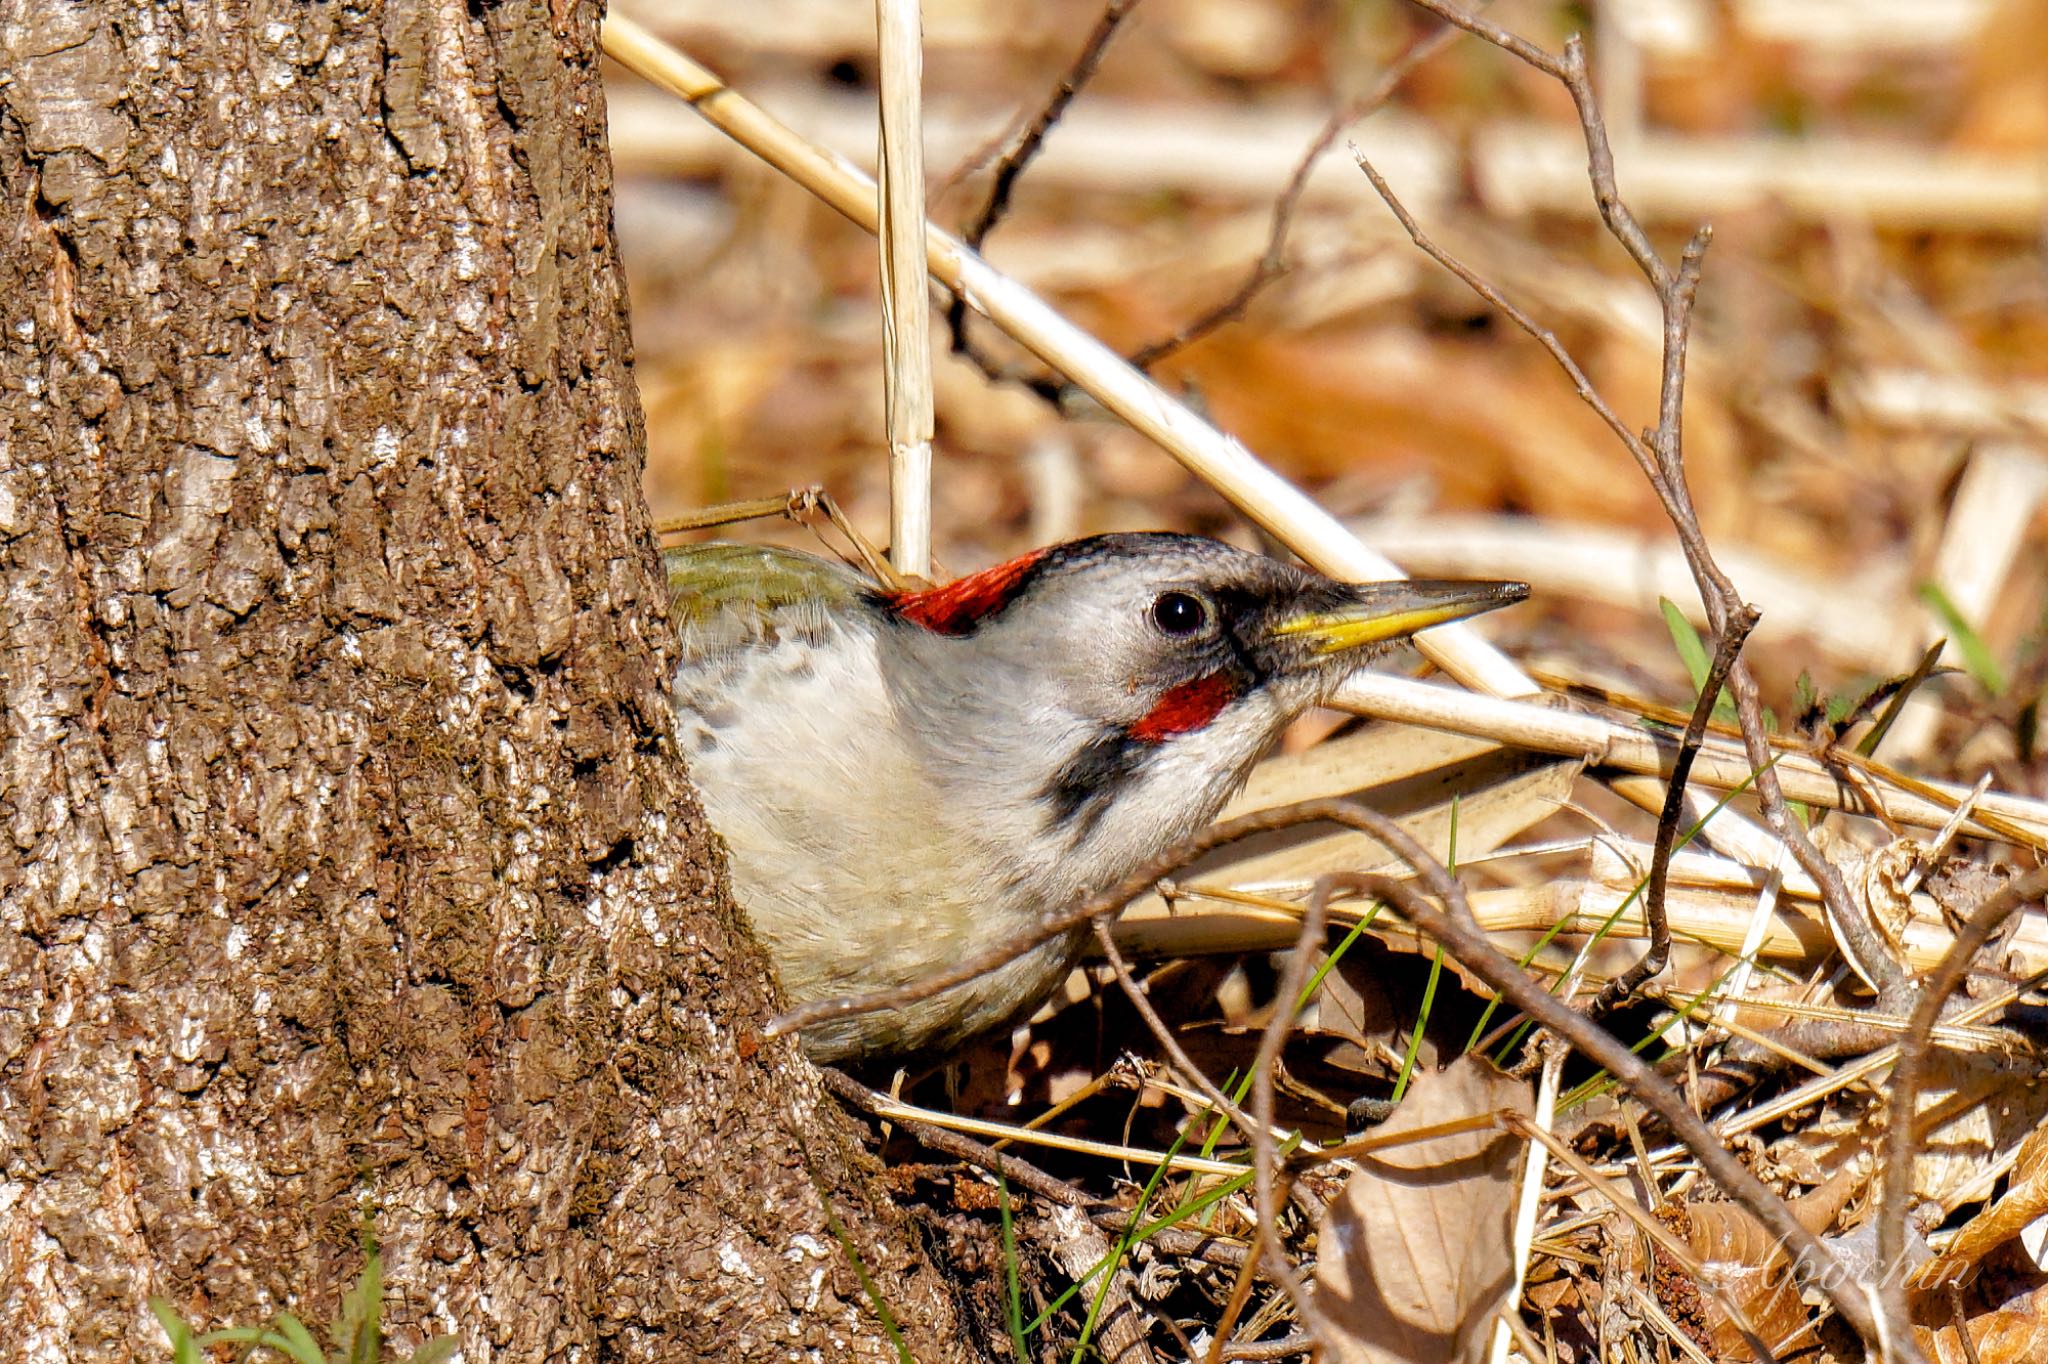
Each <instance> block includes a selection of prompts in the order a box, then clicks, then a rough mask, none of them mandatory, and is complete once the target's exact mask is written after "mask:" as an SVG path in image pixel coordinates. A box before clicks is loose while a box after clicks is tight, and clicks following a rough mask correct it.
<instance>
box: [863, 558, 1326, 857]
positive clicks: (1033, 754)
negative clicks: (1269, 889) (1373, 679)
mask: <svg viewBox="0 0 2048 1364" xmlns="http://www.w3.org/2000/svg"><path fill="white" fill-rule="evenodd" d="M948 593H950V594H951V595H947V594H948ZM1353 599H1354V591H1353V589H1351V588H1347V587H1345V586H1343V585H1340V584H1338V583H1334V582H1332V581H1330V580H1328V579H1326V578H1323V577H1320V576H1318V575H1316V574H1312V573H1308V572H1304V571H1303V570H1300V569H1297V568H1293V567H1290V566H1289V565H1286V564H1282V563H1279V562H1277V561H1275V560H1273V559H1269V558H1266V557H1264V556H1261V555H1256V554H1247V553H1245V552H1243V551H1241V550H1236V549H1232V548H1230V547H1229V546H1227V545H1223V544H1220V543H1218V542H1216V541H1213V540H1206V539H1201V538H1199V537H1195V536H1183V535H1167V534H1146V535H1113V536H1099V537H1095V538H1093V539H1089V540H1081V541H1075V542H1073V543H1071V544H1066V545H1060V546H1057V547H1055V548H1053V549H1051V550H1049V551H1047V552H1045V553H1044V554H1043V555H1042V556H1040V557H1038V558H1037V559H1036V560H1032V561H1029V562H1026V563H1022V564H1020V565H1011V566H1006V567H1005V568H1004V569H998V570H992V571H991V573H990V574H987V575H977V577H976V578H975V579H968V580H964V581H963V583H962V584H958V585H955V587H954V588H952V589H940V592H939V593H938V594H934V595H933V596H929V597H925V598H922V599H919V601H918V602H917V604H916V605H915V606H913V607H912V608H911V611H910V612H907V613H906V617H907V618H905V619H902V620H901V621H900V622H899V624H898V628H899V629H900V630H902V631H904V632H905V635H904V638H905V642H906V643H907V644H908V645H909V647H908V648H907V649H906V650H905V651H904V654H903V657H904V659H905V660H906V666H905V668H904V669H903V670H902V672H901V673H900V674H899V676H898V677H897V679H896V686H897V691H898V695H899V697H900V698H901V699H902V702H903V707H904V709H905V710H906V711H907V712H909V713H912V714H915V715H918V716H919V717H920V719H921V721H922V724H923V726H924V727H925V728H927V729H928V730H929V731H930V733H929V737H928V740H927V742H928V744H929V746H930V748H931V750H932V751H933V752H934V754H935V755H936V756H937V758H938V760H939V761H940V763H941V765H942V766H944V767H946V768H949V769H951V770H952V771H954V772H956V773H958V774H959V776H960V777H961V779H962V780H961V785H962V787H963V789H966V790H977V789H978V790H982V791H987V792H989V793H990V795H991V797H992V798H990V799H988V800H986V801H985V802H980V801H978V802H976V803H977V804H982V805H984V808H987V809H990V810H1002V811H1004V812H1005V813H1006V814H1008V813H1009V812H1015V813H1016V815H1020V816H1021V815H1023V814H1024V813H1025V812H1028V815H1029V819H1030V822H1031V824H1032V825H1033V826H1034V827H1033V828H1031V829H1030V830H1029V835H1030V836H1034V837H1035V838H1036V839H1038V840H1041V841H1042V842H1043V845H1044V846H1045V847H1046V848H1047V849H1048V850H1055V849H1063V850H1065V852H1066V853H1067V854H1070V855H1071V854H1075V853H1081V854H1085V860H1087V861H1089V862H1091V863H1095V864H1097V865H1098V868H1099V869H1100V870H1101V871H1102V872H1103V874H1107V872H1108V871H1109V870H1110V868H1111V866H1112V865H1113V864H1118V863H1124V862H1128V863H1132V864H1135V863H1136V862H1138V861H1142V860H1143V859H1144V858H1146V857H1149V856H1151V855H1152V854H1153V853H1154V852H1156V851H1157V850H1158V849H1159V848H1162V847H1164V846H1166V845H1167V844H1170V843H1171V842H1173V841H1175V840H1177V839H1178V838H1180V837H1182V836H1184V835H1185V834H1186V833H1188V832H1191V831H1192V830H1193V829H1194V828H1195V827H1198V826H1199V825H1200V824H1201V823H1202V822H1203V821H1205V820H1207V819H1208V818H1210V817H1211V816H1213V815H1214V813H1215V811H1216V810H1217V809H1218V808H1220V807H1221V805H1222V803H1223V802H1224V801H1225V800H1227V799H1228V798H1229V796H1230V794H1231V793H1232V791H1234V790H1235V789H1236V788H1237V786H1238V785H1239V784H1240V783H1241V782H1242V780H1243V778H1244V776H1245V774H1246V773H1247V772H1248V771H1249V769H1250V767H1251V765H1252V763H1253V762H1254V761H1256V759H1257V758H1258V757H1259V755H1260V754H1261V753H1263V752H1264V751H1265V749H1266V748H1267V747H1268V746H1269V745H1270V744H1271V742H1272V741H1273V739H1274V737H1275V736H1276V735H1277V733H1278V732H1279V730H1280V728H1281V727H1282V726H1284V725H1285V724H1286V723H1287V721H1288V720H1290V719H1292V718H1293V717H1294V716H1295V715H1297V714H1299V713H1300V712H1301V711H1302V710H1303V709H1305V708H1306V707H1308V706H1310V705H1312V704H1314V703H1315V702H1316V701H1317V700H1319V699H1321V697H1322V696H1323V695H1324V694H1326V692H1327V691H1328V690H1329V688H1330V687H1331V686H1333V685H1334V684H1335V682H1336V680H1337V679H1338V678H1339V677H1341V676H1342V675H1343V674H1344V673H1345V672H1347V671H1348V670H1349V669H1350V668H1351V667H1352V666H1355V664H1356V663H1357V661H1358V654H1357V653H1355V652H1353V653H1349V654H1346V655H1341V656H1338V655H1327V654H1318V653H1316V652H1314V650H1313V647H1312V646H1311V645H1310V644H1308V643H1306V642H1305V641H1302V640H1300V639H1299V638H1298V637H1290V636H1286V635H1278V634H1275V632H1274V627H1275V626H1276V625H1277V624H1278V623H1279V622H1281V621H1283V620H1287V619H1290V618H1294V617H1298V616H1301V615H1303V614H1305V613H1314V612H1320V611H1327V610H1333V609H1337V608H1340V607H1342V606H1345V605H1348V604H1350V603H1351V602H1352V600H1353ZM970 761H972V764H973V768H974V769H975V770H972V771H971V772H970V768H969V763H970ZM997 791H1000V792H1001V794H1000V795H996V794H995V793H996V792H997ZM1133 797H1134V798H1133ZM1009 832H1010V834H1011V835H1012V836H1019V835H1026V833H1027V831H1026V830H1024V829H1022V828H1019V829H1013V830H1011V831H1009ZM1019 841H1025V840H1023V839H1020V840H1019ZM1119 874H1120V873H1119Z"/></svg>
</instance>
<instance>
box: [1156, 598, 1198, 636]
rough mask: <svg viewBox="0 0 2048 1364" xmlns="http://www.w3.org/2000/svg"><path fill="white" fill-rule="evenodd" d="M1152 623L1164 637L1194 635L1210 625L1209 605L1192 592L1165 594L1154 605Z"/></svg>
mask: <svg viewBox="0 0 2048 1364" xmlns="http://www.w3.org/2000/svg"><path fill="white" fill-rule="evenodd" d="M1152 623H1153V624H1154V625H1156V626H1158V627H1159V633H1160V634H1162V635H1172V636H1174V637H1176V638H1181V637H1185V636H1187V635H1192V634H1194V633H1196V632H1197V631H1199V630H1201V629H1202V628H1203V627H1205V626H1206V625H1208V623H1209V603H1207V602H1205V601H1203V600H1202V599H1201V598H1200V597H1197V596H1196V595H1194V594H1193V593H1192V592H1165V593H1162V594H1160V597H1159V600H1157V601H1155V602H1153V603H1152Z"/></svg>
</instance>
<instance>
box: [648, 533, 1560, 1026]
mask: <svg viewBox="0 0 2048 1364" xmlns="http://www.w3.org/2000/svg"><path fill="white" fill-rule="evenodd" d="M664 559H665V563H666V567H667V569H668V579H669V592H670V619H671V622H672V624H673V626H674V628H675V631H676V635H677V638H678V641H679V642H680V645H681V662H680V664H679V665H678V667H677V668H676V672H675V686H674V695H675V707H676V715H677V734H678V738H679V741H680V743H681V744H682V747H683V751H684V753H685V756H686V758H687V761H688V763H689V766H690V772H691V776H692V777H693V778H694V780H695V782H696V784H697V787H698V789H699V791H700V792H701V793H702V796H703V800H704V809H705V813H706V814H707V815H708V816H709V818H710V821H711V824H712V826H713V827H714V828H715V829H717V830H718V832H719V833H720V834H721V835H723V837H724V839H725V844H726V847H727V849H728V851H729V854H730V856H729V866H730V872H731V879H732V888H733V894H734V896H735V898H736V899H737V900H738V902H739V904H740V906H741V907H742V908H743V909H744V910H745V911H746V913H747V915H748V917H749V919H750V920H751V921H752V924H753V927H754V931H755V934H756V936H757V937H758V938H760V939H761V941H762V942H763V944H764V945H765V946H766V948H767V949H768V953H769V956H770V958H771V959H772V960H773V962H774V964H775V968H776V971H777V974H778V975H779V976H780V978H781V983H782V988H783V991H784V993H785V994H786V995H787V996H788V998H789V999H790V1000H791V1001H792V1002H795V1003H803V1002H806V1001H809V1000H814V999H821V998H827V997H831V996H835V995H844V994H860V993H865V992H868V991H871V990H878V989H884V988H888V987H892V986H898V985H904V984H907V983H910V982H912V981H915V980H917V979H919V978H920V977H922V976H927V975H930V974H931V973H933V972H935V971H937V970H940V969H942V968H944V967H947V966H950V965H953V964H955V963H957V962H959V961H961V960H962V959H964V958H966V957H968V956H971V955H973V954H975V953H977V952H980V951H983V950H985V949H987V948H989V947H990V946H992V945H994V944H997V943H1000V942H1003V941H1006V940H1009V939H1011V938H1013V937H1014V936H1015V935H1017V934H1019V933H1020V932H1022V931H1023V930H1024V929H1026V928H1028V927H1029V926H1030V925H1032V924H1033V923H1035V922H1037V921H1038V920H1039V919H1040V918H1042V917H1043V916H1044V915H1046V914H1048V913H1050V912H1053V911H1056V910H1059V909H1062V908H1065V907H1067V906H1070V905H1073V904H1076V903H1078V902H1080V901H1081V900H1082V899H1083V898H1084V897H1086V896H1088V895H1090V894H1092V893H1095V892H1099V891H1101V890H1104V889H1106V888H1108V887H1110V886H1112V885H1115V884H1116V883H1117V882H1119V881H1121V880H1123V879H1124V878H1126V877H1127V876H1129V875H1130V874H1132V873H1133V872H1134V871H1135V870H1136V869H1137V868H1139V867H1141V866H1143V865H1144V864H1145V863H1146V862H1148V861H1150V860H1152V859H1153V858H1155V857H1157V856H1158V855H1159V854H1160V853H1162V852H1164V851H1165V850H1166V849H1167V848H1169V847H1171V846H1172V845H1173V844H1175V843H1177V842H1179V841H1180V840H1181V839H1183V838H1185V837H1186V836H1187V835H1189V834H1191V833H1193V832H1194V831H1195V830H1196V829H1198V828H1200V827H1201V826H1202V825H1204V824H1206V823H1207V822H1208V821H1209V820H1210V819H1212V818H1213V817H1214V816H1215V815H1216V812H1217V811H1218V810H1220V809H1221V808H1222V807H1223V805H1224V803H1225V802H1226V801H1227V800H1228V799H1229V798H1230V797H1231V796H1232V795H1233V794H1235V793H1236V791H1237V790H1238V788H1239V787H1240V786H1242V785H1243V783H1244V780H1245V778H1246V776H1248V775H1249V773H1250V771H1251V768H1252V764H1253V763H1255V762H1256V761H1257V760H1258V759H1259V757H1260V756H1261V755H1262V754H1263V753H1264V752H1265V751H1266V750H1267V749H1268V748H1269V747H1271V745H1272V744H1273V742H1274V740H1275V739H1276V738H1277V737H1278V736H1279V733H1280V731H1281V729H1282V728H1283V727H1284V726H1286V724H1287V723H1288V722H1289V721H1290V720H1292V719H1294V718H1295V717H1296V716H1298V715H1300V714H1301V713H1302V712H1303V711H1304V710H1306V709H1308V708H1309V707H1311V706H1313V705H1315V704H1317V703H1318V702H1320V701H1322V700H1324V699H1325V698H1327V697H1328V695H1329V694H1330V692H1331V690H1332V689H1333V688H1334V687H1335V686H1336V685H1337V683H1338V682H1339V681H1340V680H1341V679H1342V678H1343V677H1344V676H1345V675H1346V674H1347V673H1348V672H1350V671H1351V670H1352V669H1353V668H1355V667H1356V666H1357V665H1358V664H1359V662H1360V661H1361V660H1362V659H1363V658H1365V657H1367V656H1369V655H1371V654H1373V653H1375V652H1378V651H1380V650H1381V649H1383V648H1384V647H1386V646H1388V645H1390V644H1391V643H1392V642H1393V641H1395V640H1399V639H1403V638H1405V637H1407V636H1408V635H1411V634H1413V633H1414V632H1415V631H1417V630H1421V629H1425V628H1427V627H1429V626H1432V625H1438V624H1442V623H1443V622H1445V621H1451V620H1458V619H1461V618H1463V617H1466V616H1470V615H1474V614H1477V613H1478V612H1481V611H1488V610H1491V609H1493V608H1494V607H1497V606H1504V605H1507V604H1508V603H1510V602H1516V601H1520V600H1521V599H1522V598H1523V597H1525V596H1527V595H1528V588H1527V586H1526V585H1524V584H1522V583H1513V582H1455V581H1438V582H1431V581H1415V580H1406V581H1395V582H1377V583H1341V582H1336V581H1333V580H1331V579H1329V578H1325V577H1323V576H1321V575H1319V574H1316V573H1312V572H1308V571H1306V570H1303V569H1299V568H1294V567H1291V566H1289V565H1287V564H1283V563H1280V562H1278V561H1277V560H1274V559H1269V558H1266V557H1263V556H1261V555H1257V554H1249V553H1246V552H1244V551H1242V550H1238V549H1233V548H1231V547H1230V546H1228V545H1225V544H1222V543H1220V542H1218V541H1215V540H1208V539H1203V538H1201V537H1198V536H1191V535H1175V534H1166V533H1138V534H1119V535H1097V536H1092V537H1090V538H1087V539H1082V540H1074V541H1071V542H1068V543H1065V544H1060V545H1055V546H1052V547H1051V548H1047V549H1040V550H1036V551H1033V552H1031V553H1028V554H1025V555H1023V556H1022V557H1020V558H1016V559H1012V560H1010V561H1009V562H1008V563H1003V564H999V565H997V566H996V567H994V568H990V569H987V570H984V571H982V572H980V573H976V574H973V575H971V576H969V577H965V578H961V579H959V580H957V581H955V582H952V583H948V584H946V585H944V586H941V587H933V588H929V589H924V590H918V591H910V592H903V593H897V594H893V595H892V594H890V593H887V592H884V591H882V590H881V589H879V588H877V587H876V586H875V585H874V584H872V583H870V582H869V581H868V580H867V579H865V578H863V577H861V576H860V575H858V574H856V573H855V572H853V571H852V570H851V569H848V568H845V567H842V566H841V565H839V564H836V563H831V562H828V561H826V560H823V559H818V558H815V557H812V556H810V555H806V554H799V553H795V552H792V551H788V550H782V549H766V548H759V547H751V546H742V545H730V544H705V545H693V546H685V547H683V548H679V549H672V550H669V551H667V553H666V554H665V555H664ZM1080 951H1081V939H1080V934H1079V933H1078V932H1077V933H1075V934H1071V935H1068V936H1067V937H1065V938H1062V939H1056V940H1054V941H1052V942H1049V943H1046V944H1044V945H1042V946H1040V947H1038V948H1036V949H1034V950H1032V951H1031V952H1029V953H1027V954H1026V955H1024V956H1022V957H1019V958H1018V959H1016V960H1015V961H1012V962H1011V963H1010V964H1009V965H1007V966H1005V967H1003V968H1001V969H1000V970H997V971H994V972H991V973H990V974H988V975H985V976H982V977H980V978H979V979H976V980H973V981H970V982H967V983H966V984H963V985H959V986H955V987H954V988H952V989H950V990H947V991H945V992H944V993H942V994H939V995H937V996H935V997H933V998H931V999H927V1000H923V1001H921V1002H919V1003H916V1004H913V1005H910V1006H909V1007H907V1008H904V1009H900V1010H890V1011H885V1012H882V1013H875V1014H868V1015H864V1016H860V1017H854V1018H847V1019H841V1020H837V1021H834V1022H831V1023H827V1024H823V1025H821V1026H819V1027H816V1028H814V1029H810V1030H807V1031H806V1032H805V1033H804V1034H803V1035H802V1040H803V1045H804V1049H805V1051H806V1052H807V1053H808V1054H809V1055H810V1056H811V1057H812V1059H814V1060H818V1061H833V1062H836V1061H854V1060H876V1059H893V1058H902V1057H906V1056H909V1055H912V1054H927V1055H937V1054H943V1053H945V1052H948V1051H951V1050H954V1049H956V1048H958V1047H959V1046H960V1045H961V1044H963V1043H965V1042H966V1041H968V1040H969V1039H971V1038H973V1037H974V1036H976V1035H978V1034H980V1033H982V1032H985V1031H988V1030H990V1029H992V1028H996V1027H999V1026H1001V1025H1003V1024H1005V1023H1010V1022H1014V1021H1016V1020H1018V1019H1020V1018H1022V1017H1024V1016H1026V1015H1028V1014H1029V1013H1030V1012H1031V1011H1032V1010H1033V1009H1035V1008H1036V1007H1037V1006H1038V1005H1039V1004H1040V1003H1041V1002H1042V1001H1043V1000H1044V999H1045V998H1046V996H1047V995H1049V994H1050V993H1051V992H1052V990H1053V989H1054V987H1055V986H1057V985H1058V984H1059V982H1060V981H1061V980H1062V979H1063V978H1064V977H1065V975H1066V973H1067V971H1068V970H1069V969H1070V968H1071V967H1072V965H1073V963H1074V962H1075V960H1076V959H1077V958H1078V957H1079V955H1080Z"/></svg>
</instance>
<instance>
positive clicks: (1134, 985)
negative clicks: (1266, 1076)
mask: <svg viewBox="0 0 2048 1364" xmlns="http://www.w3.org/2000/svg"><path fill="white" fill-rule="evenodd" d="M1095 941H1096V944H1097V945H1098V946H1100V947H1101V948H1102V955H1103V957H1104V959H1105V960H1107V961H1108V962H1109V966H1110V969H1111V970H1112V971H1114V972H1115V973H1116V983H1117V984H1118V985H1119V986H1121V987H1122V988H1123V992H1124V996H1125V997H1126V998H1127V999H1129V1000H1130V1001H1131V1007H1132V1008H1134V1009H1136V1010H1137V1011H1138V1017H1140V1018H1142V1019H1144V1020H1145V1026H1146V1027H1148V1028H1150V1029H1151V1030H1152V1036H1153V1037H1154V1038H1156V1039H1157V1040H1158V1042H1159V1046H1160V1049H1161V1050H1163V1051H1164V1052H1165V1053H1166V1059H1167V1060H1168V1061H1169V1062H1170V1063H1171V1064H1172V1065H1173V1068H1174V1069H1175V1070H1177V1071H1179V1072H1180V1073H1181V1074H1182V1075H1185V1076H1186V1077H1187V1078H1188V1082H1189V1083H1190V1084H1192V1085H1194V1087H1195V1088H1196V1089H1199V1090H1201V1091H1202V1097H1203V1098H1205V1099H1207V1100H1208V1101H1209V1102H1210V1103H1211V1104H1213V1105H1215V1107H1216V1111H1217V1112H1219V1113H1221V1114H1223V1115H1224V1116H1225V1117H1227V1118H1229V1119H1230V1121H1231V1122H1232V1123H1233V1124H1234V1125H1235V1126H1236V1127H1237V1130H1238V1131H1240V1132H1242V1133H1244V1135H1245V1139H1246V1140H1247V1141H1249V1140H1251V1137H1252V1118H1251V1116H1250V1115H1249V1114H1247V1113H1246V1112H1245V1111H1244V1110H1243V1109H1241V1108H1239V1107H1238V1106H1237V1105H1236V1104H1235V1103H1233V1102H1231V1098H1230V1096H1229V1095H1228V1094H1225V1093H1224V1092H1223V1088H1222V1086H1220V1085H1218V1084H1217V1083H1216V1082H1215V1081H1214V1080H1212V1079H1210V1078H1209V1076H1208V1074H1207V1072H1205V1071H1204V1070H1203V1069H1202V1068H1201V1067H1200V1066H1198V1065H1196V1064H1195V1062H1194V1058H1193V1057H1191V1056H1189V1055H1188V1054H1187V1050H1186V1048H1184V1047H1182V1046H1181V1044H1180V1039H1179V1038H1177V1037H1175V1036H1174V1035H1173V1029H1171V1028H1169V1027H1167V1026H1166V1020H1165V1019H1163V1018H1161V1017H1160V1016H1159V1011H1158V1010H1157V1009H1155V1008H1153V1007H1152V999H1151V996H1149V995H1147V994H1146V993H1145V990H1144V987H1142V986H1140V985H1139V984H1138V982H1137V981H1136V980H1135V979H1133V978H1132V976H1131V968H1130V964H1129V963H1128V962H1126V961H1125V960H1124V954H1123V953H1122V952H1120V951H1118V950H1117V945H1116V939H1115V938H1114V937H1113V936H1111V934H1110V931H1109V921H1108V920H1107V919H1097V920H1096V921H1095Z"/></svg>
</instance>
